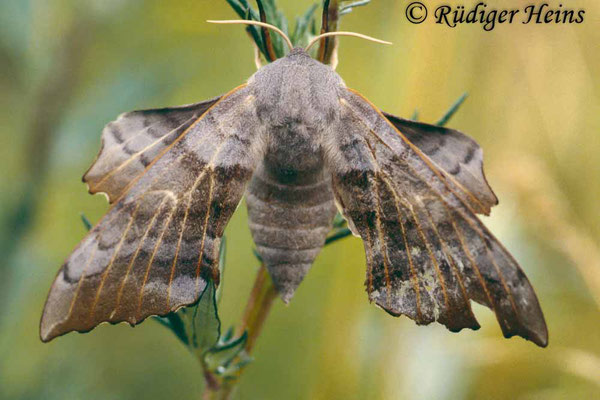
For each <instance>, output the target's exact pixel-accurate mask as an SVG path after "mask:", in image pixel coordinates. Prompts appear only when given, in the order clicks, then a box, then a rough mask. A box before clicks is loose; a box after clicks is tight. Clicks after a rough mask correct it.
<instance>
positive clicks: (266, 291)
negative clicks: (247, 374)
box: [203, 264, 277, 400]
mask: <svg viewBox="0 0 600 400" xmlns="http://www.w3.org/2000/svg"><path fill="white" fill-rule="evenodd" d="M276 298H277V291H276V290H275V286H273V281H272V280H271V277H270V276H269V273H268V272H267V269H266V268H265V266H264V264H262V265H261V266H260V268H259V270H258V273H257V274H256V279H255V281H254V287H253V288H252V291H251V292H250V297H249V298H248V303H247V304H246V309H245V310H244V314H243V316H242V322H241V324H240V326H239V327H238V329H237V335H238V336H241V335H243V334H244V332H245V333H246V334H247V340H246V345H245V347H244V350H245V352H246V354H247V355H250V354H251V353H252V350H253V349H254V345H255V344H256V340H257V339H258V336H259V335H260V333H261V331H262V328H263V325H264V322H265V320H266V319H267V316H268V315H269V311H270V310H271V306H272V305H273V301H274V300H275V299H276ZM243 371H244V368H240V369H239V370H238V372H237V373H236V374H235V376H234V377H230V378H229V379H227V380H225V381H223V382H222V383H221V384H218V385H206V389H205V391H204V395H203V399H223V400H225V399H230V398H231V396H232V395H233V393H234V391H235V388H236V386H237V383H238V382H239V378H240V376H241V375H242V373H243ZM205 378H209V379H215V377H214V376H212V375H211V376H209V377H206V376H205ZM208 381H209V380H207V382H208Z"/></svg>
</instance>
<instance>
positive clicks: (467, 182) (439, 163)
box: [383, 113, 498, 215]
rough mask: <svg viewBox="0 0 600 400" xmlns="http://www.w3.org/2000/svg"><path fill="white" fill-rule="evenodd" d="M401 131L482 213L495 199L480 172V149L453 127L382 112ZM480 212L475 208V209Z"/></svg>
mask: <svg viewBox="0 0 600 400" xmlns="http://www.w3.org/2000/svg"><path fill="white" fill-rule="evenodd" d="M383 115H385V117H386V118H387V119H388V120H390V122H391V123H392V124H393V125H394V126H395V127H396V129H398V130H399V131H400V132H402V134H403V135H404V136H405V137H406V138H407V139H408V140H409V141H410V142H411V143H412V144H414V145H415V146H417V147H418V148H419V150H421V151H422V152H423V153H425V154H426V155H427V157H429V159H430V160H431V162H432V163H433V164H434V165H435V167H436V168H437V169H438V171H440V172H441V173H442V174H444V175H446V176H448V177H449V178H448V179H452V178H453V179H454V180H455V181H456V182H457V185H460V186H461V187H462V188H463V189H464V190H465V191H468V192H470V193H471V194H472V195H473V196H474V197H475V198H477V200H478V201H479V203H481V205H482V206H483V211H484V213H485V214H486V215H488V214H489V212H490V208H491V207H493V206H495V205H496V204H498V199H497V198H496V195H495V194H494V192H493V191H492V188H491V187H490V186H489V184H488V183H487V180H486V179H485V174H484V173H483V151H482V150H481V147H479V145H478V144H477V142H475V141H474V140H473V139H471V138H470V137H468V136H467V135H465V134H464V133H461V132H458V131H456V130H454V129H447V128H444V127H441V126H436V125H429V124H424V123H421V122H416V121H410V120H406V119H402V118H399V117H396V116H394V115H391V114H387V113H383ZM476 210H477V211H480V209H479V208H477V209H476Z"/></svg>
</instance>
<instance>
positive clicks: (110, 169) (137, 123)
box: [83, 97, 219, 203]
mask: <svg viewBox="0 0 600 400" xmlns="http://www.w3.org/2000/svg"><path fill="white" fill-rule="evenodd" d="M218 100H219V97H216V98H214V99H211V100H208V101H204V102H202V103H196V104H190V105H187V106H180V107H169V108H160V109H154V110H140V111H132V112H128V113H124V114H121V115H120V116H119V117H118V118H117V119H116V120H115V121H112V122H110V123H109V124H108V125H106V126H105V127H104V130H103V131H102V144H101V147H100V152H99V153H98V156H97V157H96V161H95V162H94V163H93V164H92V166H91V167H90V169H89V170H88V171H87V172H86V173H85V175H84V176H83V181H84V182H85V183H87V184H88V188H89V191H90V193H98V192H102V193H106V194H107V196H108V199H109V201H110V202H111V203H113V202H114V201H115V200H117V199H118V198H119V197H120V196H121V195H122V194H123V192H124V191H125V189H126V188H127V186H128V185H129V184H130V183H131V182H132V181H133V180H134V179H135V178H137V177H138V176H139V175H140V174H142V173H144V171H145V169H146V167H147V166H148V165H149V164H150V163H151V162H152V161H154V160H155V159H156V158H157V157H159V156H160V155H161V154H162V153H163V152H164V151H165V149H166V148H168V147H169V146H170V145H171V144H172V143H173V142H174V141H175V140H177V138H178V137H179V136H181V135H182V134H183V133H184V132H185V131H186V129H188V128H189V127H190V126H191V125H192V124H193V123H194V121H196V120H197V119H198V118H199V117H200V116H201V115H202V114H204V113H205V112H206V110H208V109H209V108H210V107H211V106H212V105H213V104H215V103H216V102H217V101H218Z"/></svg>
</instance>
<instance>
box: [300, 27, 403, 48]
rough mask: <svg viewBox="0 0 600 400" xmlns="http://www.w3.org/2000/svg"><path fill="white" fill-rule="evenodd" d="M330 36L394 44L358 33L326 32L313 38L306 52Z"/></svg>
mask: <svg viewBox="0 0 600 400" xmlns="http://www.w3.org/2000/svg"><path fill="white" fill-rule="evenodd" d="M329 36H354V37H357V38H361V39H366V40H369V41H371V42H375V43H381V44H392V42H387V41H385V40H380V39H375V38H374V37H371V36H367V35H363V34H362V33H356V32H326V33H322V34H320V35H319V36H316V37H314V38H313V40H311V41H310V43H309V44H308V46H306V48H305V49H304V50H305V51H308V50H310V48H311V47H312V46H313V45H314V44H315V43H317V42H318V41H319V40H321V39H323V38H326V37H329Z"/></svg>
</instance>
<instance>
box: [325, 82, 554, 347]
mask: <svg viewBox="0 0 600 400" xmlns="http://www.w3.org/2000/svg"><path fill="white" fill-rule="evenodd" d="M340 104H341V120H340V125H339V126H337V127H335V129H334V132H333V133H332V137H331V138H330V140H331V142H330V143H328V145H327V148H328V165H329V169H330V170H331V171H332V175H333V187H334V193H335V196H336V200H337V202H338V204H339V206H340V208H341V209H342V211H343V213H344V215H345V217H346V218H347V219H348V220H349V223H350V226H351V227H352V228H353V230H354V231H355V232H356V233H357V234H358V235H360V236H361V237H362V239H363V241H364V246H365V251H366V256H367V279H366V286H367V291H368V293H369V298H370V299H371V300H372V301H375V302H376V303H377V304H378V305H379V306H380V307H382V308H383V309H385V310H386V311H387V312H389V313H390V314H392V315H400V314H404V315H407V316H409V317H410V318H412V319H413V320H415V321H416V322H417V323H418V324H429V323H431V322H433V321H438V322H440V323H442V324H444V325H446V326H447V327H448V329H450V330H451V331H459V330H461V329H462V328H471V329H478V328H479V324H478V323H477V320H476V319H475V317H474V315H473V313H472V311H471V306H470V300H471V299H472V300H475V301H477V302H479V303H481V304H484V305H486V306H488V307H489V308H491V309H492V310H493V311H494V312H495V314H496V317H497V319H498V322H499V324H500V326H501V328H502V331H503V333H504V335H505V336H506V337H510V336H513V335H519V336H522V337H524V338H526V339H529V340H532V341H533V342H535V343H536V344H538V345H540V346H545V345H546V344H547V330H546V325H545V322H544V317H543V315H542V311H541V309H540V306H539V304H538V300H537V298H536V296H535V293H534V292H533V289H532V287H531V285H530V284H529V282H528V280H527V278H526V277H525V275H524V274H523V272H522V271H521V269H520V268H519V266H518V264H517V263H516V261H515V260H514V259H513V258H512V257H511V255H510V254H509V253H508V252H507V251H506V250H505V249H504V248H503V247H502V245H501V244H500V243H499V242H498V241H497V240H496V238H494V236H493V235H492V234H491V233H490V232H489V231H488V230H487V229H486V227H485V226H484V225H483V224H482V223H481V222H480V221H479V220H478V219H477V217H476V216H475V213H476V212H479V211H481V209H480V208H477V207H478V206H482V205H483V204H481V203H482V201H481V200H480V199H478V198H476V197H474V196H473V194H471V193H468V189H467V188H465V187H464V185H461V184H460V182H457V181H456V179H451V177H450V176H448V175H447V174H445V173H444V172H442V171H440V170H439V169H438V168H437V167H436V164H435V162H433V161H432V160H431V159H430V158H429V157H428V156H427V155H425V154H424V153H423V152H422V151H420V150H419V148H418V147H417V146H415V145H414V144H412V143H410V142H409V141H408V139H407V138H406V136H404V135H403V133H402V132H399V131H398V130H397V129H396V128H395V127H394V126H393V125H392V124H391V123H390V121H389V120H387V119H386V118H385V117H384V116H383V114H381V113H380V112H379V111H378V110H377V109H376V108H375V107H374V106H373V105H372V104H370V103H369V102H368V101H366V100H365V99H364V98H362V97H361V96H360V95H358V94H357V93H355V92H353V91H344V92H343V93H342V95H341V98H340Z"/></svg>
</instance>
